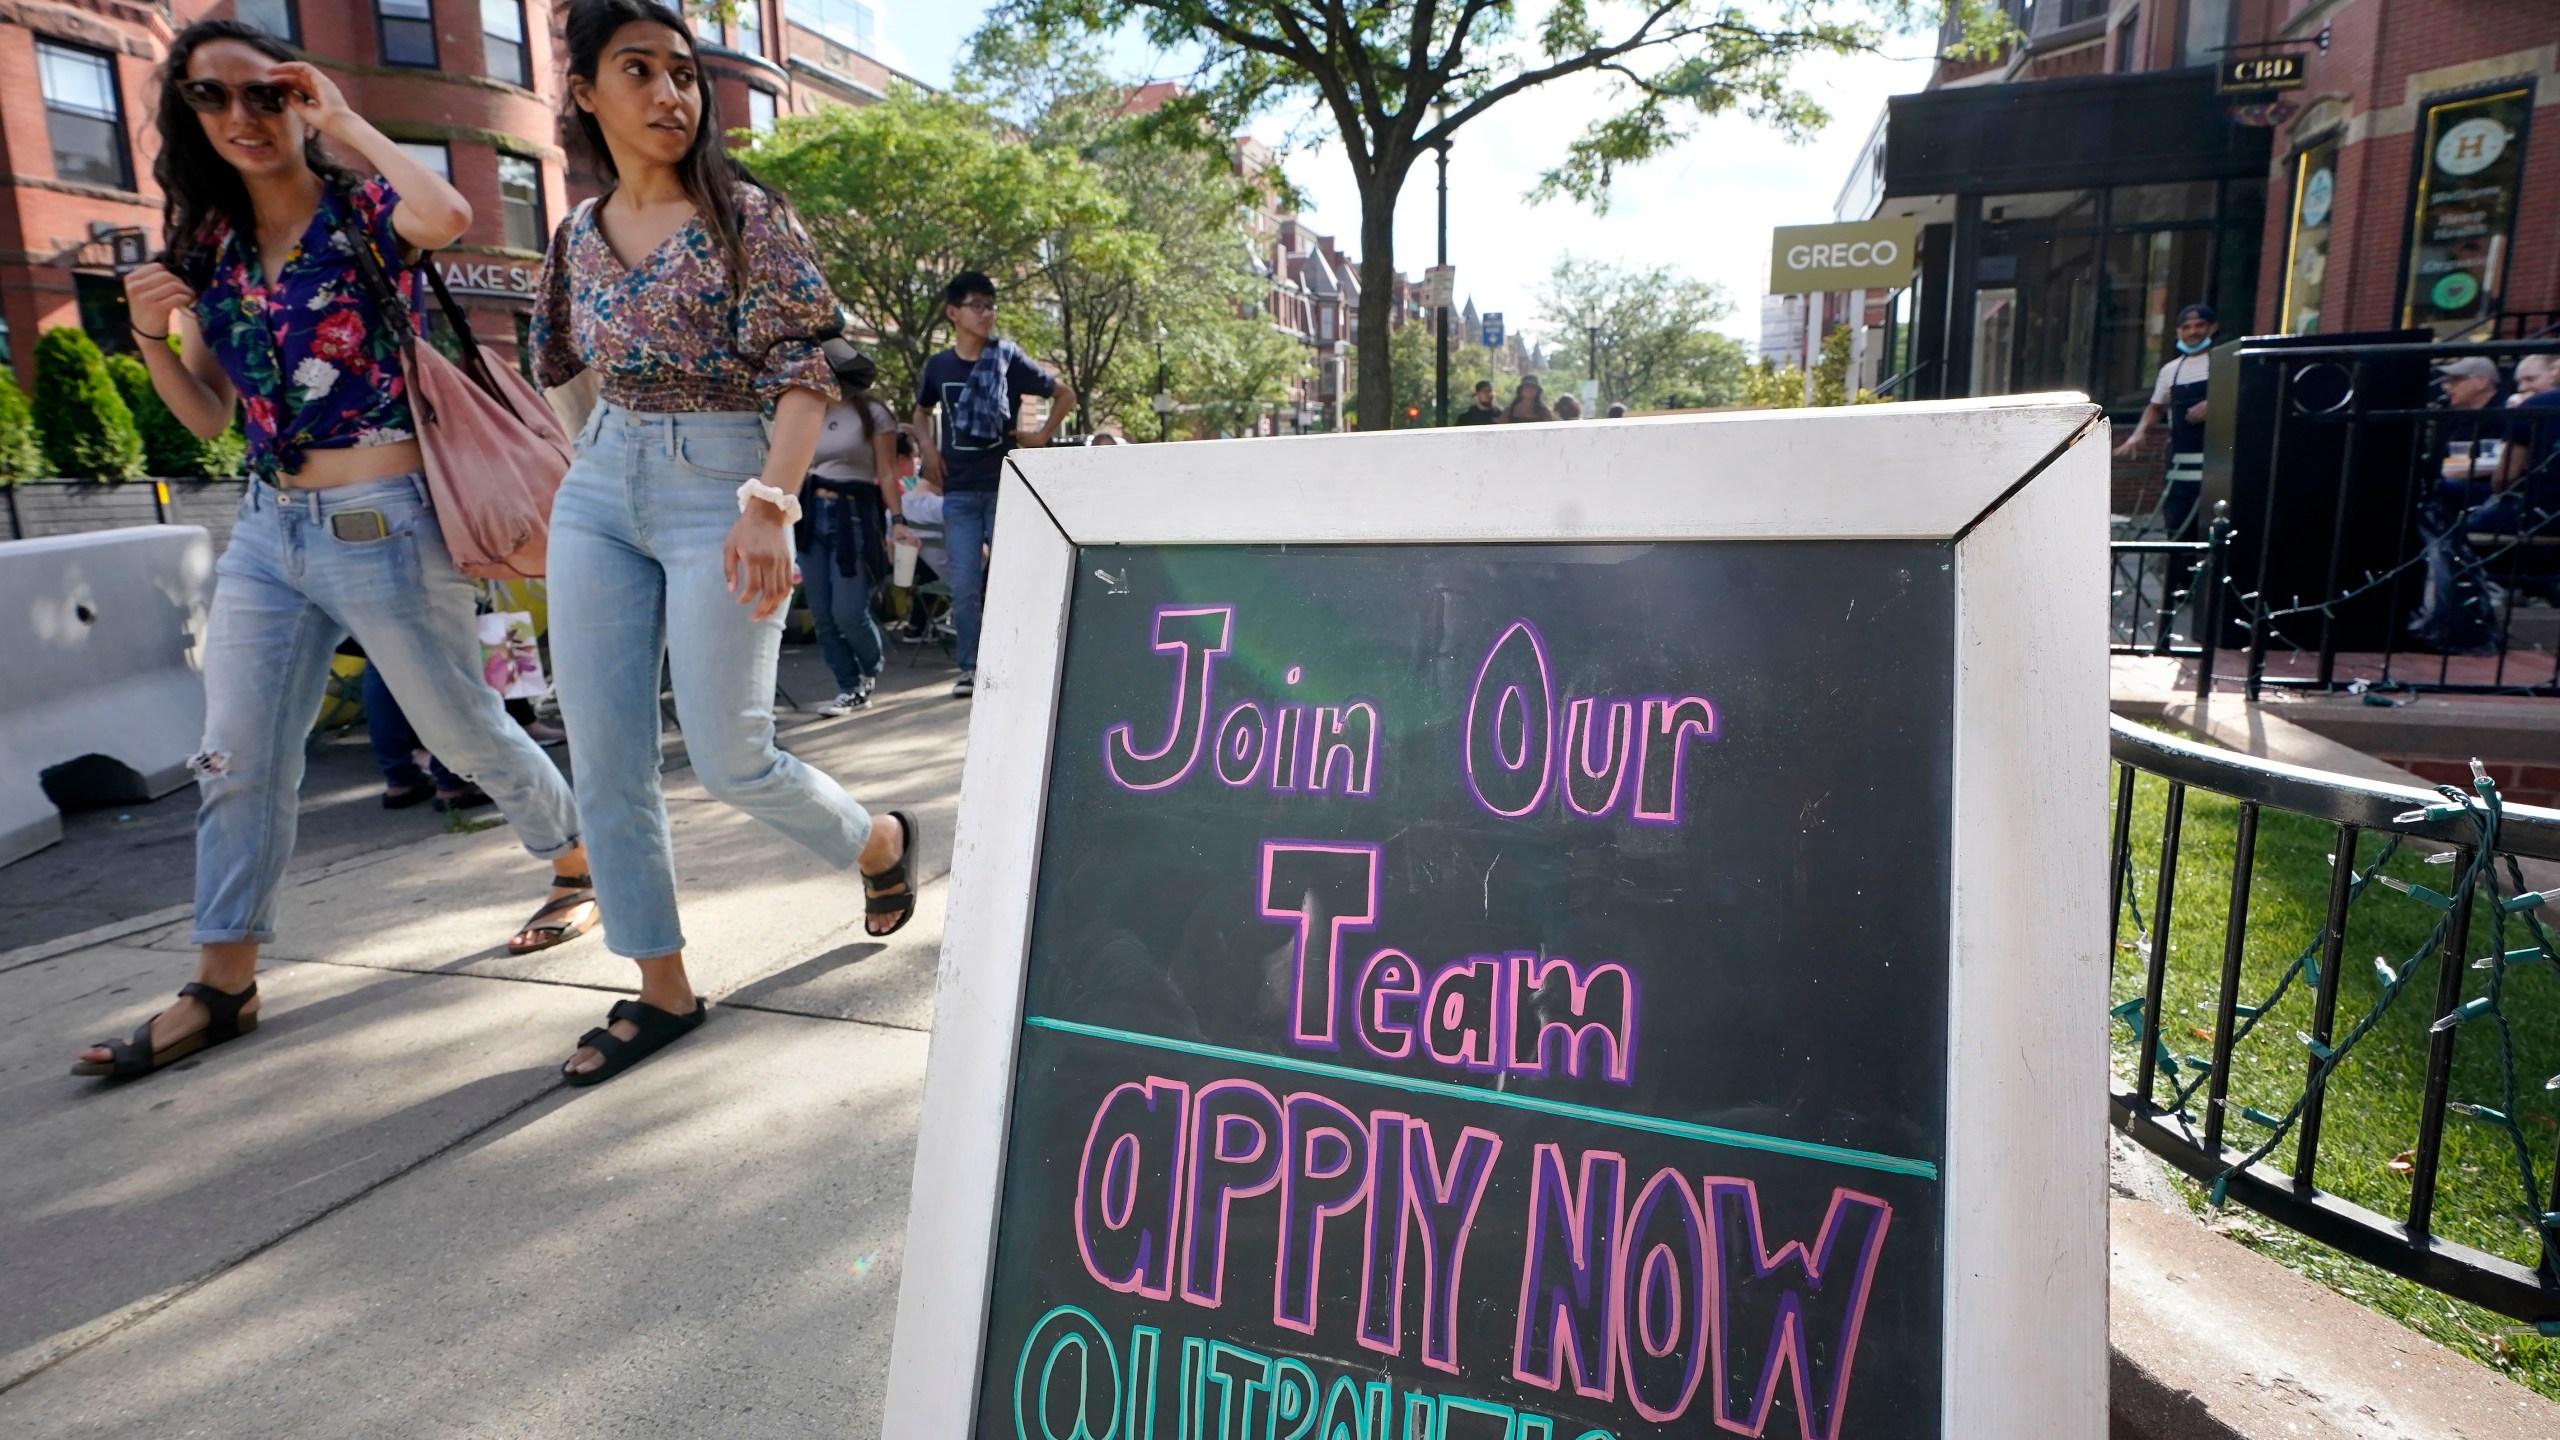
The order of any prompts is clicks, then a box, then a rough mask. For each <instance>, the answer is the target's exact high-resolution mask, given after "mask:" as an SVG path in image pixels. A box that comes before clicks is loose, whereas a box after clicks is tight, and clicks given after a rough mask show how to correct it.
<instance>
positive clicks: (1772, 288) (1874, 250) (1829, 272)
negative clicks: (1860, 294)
mask: <svg viewBox="0 0 2560 1440" xmlns="http://www.w3.org/2000/svg"><path fill="white" fill-rule="evenodd" d="M1919 233H1920V222H1919V221H1917V220H1913V219H1909V218H1900V219H1891V220H1861V221H1859V222H1858V223H1856V224H1854V225H1781V226H1779V227H1778V228H1777V229H1776V230H1775V231H1774V232H1772V235H1771V240H1770V245H1769V293H1770V294H1772V295H1812V294H1820V293H1822V292H1825V291H1830V290H1899V289H1901V288H1902V287H1903V286H1905V285H1908V284H1910V283H1911V266H1912V263H1913V261H1914V259H1915V257H1916V256H1917V254H1918V251H1919V238H1918V237H1919Z"/></svg>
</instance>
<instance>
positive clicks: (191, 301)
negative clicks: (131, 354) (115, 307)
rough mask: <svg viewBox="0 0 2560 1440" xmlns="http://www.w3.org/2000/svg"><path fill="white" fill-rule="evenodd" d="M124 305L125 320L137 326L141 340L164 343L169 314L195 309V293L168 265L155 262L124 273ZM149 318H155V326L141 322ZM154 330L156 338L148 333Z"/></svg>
mask: <svg viewBox="0 0 2560 1440" xmlns="http://www.w3.org/2000/svg"><path fill="white" fill-rule="evenodd" d="M124 305H125V311H126V314H127V316H128V318H129V319H130V320H131V321H132V322H133V324H134V325H136V326H138V327H140V331H141V335H142V338H144V339H146V340H150V339H163V340H165V339H167V338H168V336H169V325H170V320H169V317H170V315H171V314H173V313H175V312H177V311H180V310H193V309H194V308H196V292H195V291H193V290H190V289H188V288H187V282H186V281H184V280H181V279H179V278H178V277H177V275H176V274H175V273H174V272H172V271H171V270H170V269H169V267H168V266H166V265H163V264H161V263H159V262H158V261H156V260H155V261H152V262H151V263H149V264H145V265H136V266H135V267H133V269H131V270H129V271H127V272H125V277H124ZM153 316H156V317H158V318H159V321H160V323H159V325H158V326H157V327H153V326H151V325H147V324H145V323H144V321H145V320H146V318H148V317H153ZM154 328H156V329H157V330H158V332H159V333H158V334H157V335H154V334H153V333H152V332H153V330H154Z"/></svg>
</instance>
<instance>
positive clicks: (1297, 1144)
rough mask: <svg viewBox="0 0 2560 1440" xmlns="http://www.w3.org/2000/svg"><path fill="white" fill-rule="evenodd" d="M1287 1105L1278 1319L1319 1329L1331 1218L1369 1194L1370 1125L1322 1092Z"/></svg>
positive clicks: (1288, 1326) (1274, 1291) (1275, 1292)
mask: <svg viewBox="0 0 2560 1440" xmlns="http://www.w3.org/2000/svg"><path fill="white" fill-rule="evenodd" d="M1281 1112H1282V1117H1283V1120H1284V1122H1285V1127H1286V1128H1285V1130H1284V1132H1283V1133H1284V1135H1285V1137H1286V1143H1287V1146H1288V1161H1287V1163H1286V1164H1285V1165H1284V1166H1283V1167H1282V1168H1281V1171H1280V1257H1279V1263H1278V1264H1277V1265H1276V1266H1274V1267H1273V1275H1272V1284H1271V1323H1272V1324H1274V1325H1277V1326H1280V1327H1281V1328H1282V1329H1284V1330H1295V1331H1297V1332H1298V1333H1299V1334H1301V1335H1313V1334H1314V1333H1316V1285H1317V1283H1318V1282H1319V1281H1320V1280H1321V1279H1322V1278H1323V1276H1324V1240H1325V1222H1326V1221H1328V1220H1331V1219H1334V1218H1335V1217H1337V1216H1341V1215H1347V1214H1349V1213H1351V1212H1352V1211H1354V1210H1356V1209H1358V1208H1360V1206H1361V1204H1362V1203H1363V1202H1364V1201H1366V1200H1367V1199H1368V1198H1369V1130H1368V1126H1367V1125H1365V1124H1364V1123H1363V1122H1362V1121H1361V1119H1360V1117H1359V1116H1358V1115H1355V1114H1353V1113H1352V1112H1351V1111H1350V1110H1349V1109H1347V1108H1345V1107H1344V1106H1342V1105H1341V1104H1339V1103H1337V1102H1335V1101H1333V1100H1330V1099H1327V1098H1326V1097H1324V1096H1322V1095H1315V1094H1308V1093H1299V1094H1295V1095H1291V1096H1290V1097H1289V1098H1288V1099H1286V1100H1285V1101H1283V1102H1281ZM1310 1403H1312V1397H1311V1400H1310Z"/></svg>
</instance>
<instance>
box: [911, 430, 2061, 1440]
mask: <svg viewBox="0 0 2560 1440" xmlns="http://www.w3.org/2000/svg"><path fill="white" fill-rule="evenodd" d="M2106 441H2107V433H2106V427H2105V425H2104V423H2103V416H2102V415H2101V413H2100V412H2099V411H2098V410H2097V409H2096V408H2095V407H2094V406H2092V405H2091V404H2090V403H2089V402H2088V400H2087V399H2086V398H2084V397H2082V396H2079V395H2034V396H2019V397H2011V398H2007V399H2000V400H1972V401H1950V402H1928V403H1918V404H1905V405H1890V406H1885V405H1879V406H1873V407H1856V408H1850V409H1831V410H1810V411H1809V410H1794V411H1776V412H1758V413H1750V414H1735V415H1719V416H1666V417H1659V418H1654V419H1636V420H1619V421H1582V422H1578V423H1572V424H1555V425H1534V426H1486V427H1480V428H1470V429H1463V430H1462V429H1449V430H1405V431H1392V432H1386V433H1372V434H1360V435H1327V436H1306V437H1301V438H1293V439H1286V440H1269V441H1256V442H1243V441H1229V442H1211V443H1190V444H1180V445H1145V446H1133V447H1121V448H1109V449H1098V450H1088V449H1054V450H1045V451H1040V452H1036V453H1025V454H1023V455H1021V456H1020V457H1019V462H1020V469H1019V471H1018V472H1016V473H1014V474H1008V475H1007V476H1006V477H1005V479H1004V482H1003V490H1002V497H1003V498H1002V501H1001V507H1002V509H1003V511H1004V517H1005V518H1004V525H1003V526H1002V528H1001V529H1000V531H999V532H998V537H999V538H998V539H997V540H996V542H995V555H994V560H993V565H992V574H993V577H994V579H993V584H992V589H991V592H990V595H989V597H988V598H989V603H988V606H987V611H986V614H987V625H986V631H985V635H984V638H983V640H982V642H981V645H980V651H981V655H980V665H979V671H978V677H979V679H978V691H977V699H976V702H975V704H976V713H975V715H974V716H973V717H972V724H971V732H972V733H971V735H970V745H969V753H968V759H967V762H966V765H965V767H964V769H963V772H962V784H961V798H960V819H959V825H958V831H957V834H956V836H955V840H954V846H953V855H952V863H951V894H950V903H949V906H948V910H949V917H950V918H949V920H948V921H947V922H946V929H945V932H944V936H943V947H942V959H941V966H940V972H939V975H938V977H937V981H936V985H935V991H934V1027H933V1041H932V1045H931V1050H930V1056H929V1061H928V1065H927V1070H926V1076H925V1090H924V1106H923V1118H922V1123H921V1124H920V1126H919V1128H918V1137H917V1146H916V1165H915V1184H914V1190H913V1194H912V1198H911V1202H910V1209H909V1212H908V1219H907V1232H906V1251H905V1257H904V1260H903V1262H902V1267H901V1273H902V1276H903V1280H902V1283H901V1289H900V1292H899V1299H898V1328H897V1334H896V1337H895V1340H894V1341H893V1344H892V1348H891V1353H890V1362H889V1393H888V1402H887V1411H886V1416H885V1420H884V1425H883V1429H882V1433H883V1435H884V1436H887V1437H890V1440H963V1437H966V1436H970V1435H972V1434H973V1433H974V1426H975V1423H976V1412H977V1407H978V1403H979V1396H978V1386H977V1379H978V1371H979V1366H980V1359H981V1356H982V1354H983V1351H984V1343H985V1330H986V1324H987V1317H988V1312H989V1301H990V1296H991V1294H992V1289H991V1287H992V1283H993V1280H994V1273H993V1271H994V1263H995V1242H996V1221H997V1215H998V1210H999V1202H1000V1199H1001V1194H1002V1185H1003V1169H1004V1159H1005V1149H1006V1141H1007V1127H1008V1125H1009V1122H1010V1117H1011V1114H1012V1100H1013V1094H1012V1091H1013V1067H1014V1061H1015V1056H1016V1047H1017V1046H1018V1045H1019V1043H1020V1039H1021V1033H1022V1006H1023V982H1024V976H1025V972H1026V969H1027V965H1028V959H1029V943H1030V932H1031V911H1032V894H1033V881H1034V878H1035V876H1036V873H1037V869H1038V865H1039V858H1040V836H1041V830H1042V825H1043V823H1044V818H1045V815H1044V812H1045V801H1046V795H1047V789H1048V780H1049V761H1050V747H1051V741H1052V734H1053V730H1054V728H1055V721H1056V715H1057V703H1058V688H1059V684H1060V677H1061V664H1062V660H1063V656H1064V651H1065V640H1066V629H1067V615H1068V602H1069V596H1070V591H1071V586H1072V583H1073V580H1074V567H1075V563H1076V552H1077V547H1078V546H1081V545H1111V544H1123V545H1161V544H1194V543H1205V544H1272V543H1289V544H1325V543H1333V544H1341V543H1351V544H1410V543H1435V542H1436V543H1451V544H1458V543H1483V542H1503V541H1509V542H1522V543H1533V542H1557V541H1568V542H1611V541H1620V542H1640V541H1672V540H1737V539H1739V540H1784V539H1826V540H1836V539H1937V540H1952V541H1953V542H1954V554H1955V566H1956V572H1955V574H1956V623H1955V632H1956V648H1955V653H1953V654H1951V655H1950V656H1949V657H1948V663H1949V664H1950V665H1952V666H1953V667H1954V671H1955V715H1954V725H1953V731H1954V738H1955V744H1954V751H1955V753H1954V775H1953V787H1952V796H1953V807H1952V814H1951V816H1950V818H1949V834H1948V844H1949V846H1950V852H1951V865H1950V871H1951V875H1952V881H1951V884H1952V890H1953V894H1952V908H1951V914H1950V937H1951V938H1950V944H1951V947H1952V954H1951V956H1950V969H1949V983H1950V986H1951V988H1952V991H1953V994H1952V996H1951V999H1950V1007H1949V1010H1950V1013H1949V1017H1948V1019H1949V1027H1948V1034H1949V1039H1948V1047H1949V1053H1948V1056H1947V1060H1946V1075H1947V1110H1946V1114H1947V1136H1946V1149H1945V1157H1944V1166H1943V1172H1942V1173H1943V1181H1942V1183H1943V1184H1944V1186H1945V1193H1944V1197H1943V1214H1944V1217H1945V1219H1944V1224H1945V1232H1944V1236H1943V1242H1944V1253H1943V1257H1942V1259H1943V1266H1944V1268H1943V1271H1942V1274H1943V1277H1944V1320H1945V1349H1944V1355H1943V1361H1942V1363H1943V1366H1944V1370H1943V1374H1942V1381H1943V1383H1942V1386H1941V1395H1942V1397H1943V1398H1942V1419H1941V1426H1942V1429H1941V1433H1942V1434H1943V1435H1944V1436H1946V1437H1949V1440H1954V1437H1960V1436H1975V1435H2036V1436H2041V1437H2046V1440H2102V1437H2103V1436H2104V1435H2105V1433H2106V1425H2107V1418H2106V1417H2107V1407H2106V1396H2107V1188H2106V1186H2107V1131H2106V1104H2105V1098H2104V1097H2105V1087H2106V1084H2107V1076H2108V1053H2107V1031H2106V1019H2107V1003H2106V1002H2107V969H2108V967H2107V954H2106V914H2105V909H2106V906H2105V895H2106V885H2105V833H2104V827H2105V807H2106V801H2107V780H2106V769H2107V758H2106V757H2107V749H2106V746H2107V724H2106V721H2107V648H2106V644H2105V639H2106V634H2105V615H2106V592H2107V581H2106V570H2105V565H2104V560H2105V554H2106V552H2105V546H2106V537H2107V529H2106V515H2107V489H2108V461H2107V445H2106Z"/></svg>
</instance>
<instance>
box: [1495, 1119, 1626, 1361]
mask: <svg viewBox="0 0 2560 1440" xmlns="http://www.w3.org/2000/svg"><path fill="white" fill-rule="evenodd" d="M1626 1174H1627V1161H1626V1157H1625V1156H1623V1155H1620V1154H1619V1153H1617V1152H1616V1151H1614V1150H1585V1151H1583V1152H1582V1179H1581V1182H1580V1183H1579V1184H1576V1183H1574V1182H1572V1181H1570V1180H1568V1179H1567V1178H1566V1177H1565V1164H1564V1152H1563V1150H1561V1149H1560V1148H1558V1147H1557V1146H1555V1145H1552V1144H1542V1145H1540V1146H1538V1147H1537V1149H1536V1151H1534V1152H1533V1153H1532V1155H1531V1157H1530V1161H1529V1231H1528V1235H1527V1238H1526V1241H1525V1243H1524V1245H1523V1246H1522V1251H1521V1257H1522V1258H1521V1266H1520V1304H1519V1306H1518V1309H1517V1313H1518V1315H1519V1330H1518V1333H1517V1335H1516V1337H1515V1338H1514V1341H1513V1344H1512V1347H1511V1376H1512V1378H1513V1379H1515V1380H1519V1381H1522V1382H1524V1383H1526V1384H1530V1385H1536V1386H1538V1387H1540V1388H1542V1389H1547V1390H1554V1389H1558V1388H1560V1387H1561V1386H1562V1385H1563V1384H1564V1372H1565V1370H1566V1369H1568V1368H1569V1369H1571V1370H1572V1372H1573V1392H1574V1393H1575V1394H1577V1395H1581V1396H1585V1397H1588V1398H1590V1399H1593V1400H1609V1399H1614V1398H1616V1396H1617V1380H1616V1377H1615V1373H1614V1372H1613V1371H1612V1369H1611V1368H1610V1366H1611V1362H1612V1360H1613V1359H1614V1358H1615V1352H1616V1339H1615V1333H1614V1327H1615V1326H1616V1324H1617V1309H1616V1306H1617V1288H1618V1280H1617V1276H1618V1260H1619V1249H1618V1224H1619V1209H1620V1204H1621V1202H1622V1201H1623V1200H1624V1199H1625V1187H1626Z"/></svg>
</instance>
